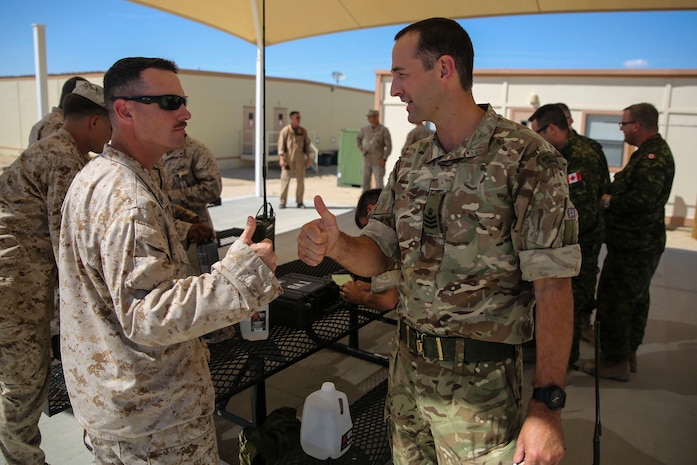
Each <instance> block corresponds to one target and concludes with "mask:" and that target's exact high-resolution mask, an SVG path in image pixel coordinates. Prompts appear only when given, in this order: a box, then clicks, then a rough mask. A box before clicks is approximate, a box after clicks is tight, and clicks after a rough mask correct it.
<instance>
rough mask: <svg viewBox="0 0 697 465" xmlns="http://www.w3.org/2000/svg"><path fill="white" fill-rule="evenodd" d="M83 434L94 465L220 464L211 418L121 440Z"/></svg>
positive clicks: (203, 418) (199, 419)
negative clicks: (89, 447) (87, 439)
mask: <svg viewBox="0 0 697 465" xmlns="http://www.w3.org/2000/svg"><path fill="white" fill-rule="evenodd" d="M87 434H88V436H89V440H90V443H91V445H92V455H93V456H94V465H220V457H219V456H218V444H217V440H216V436H215V424H214V422H213V416H212V415H210V416H207V417H202V418H198V419H196V420H194V421H190V422H188V423H184V424H181V425H177V426H173V427H171V428H168V429H166V430H164V431H159V432H157V433H153V434H150V435H148V436H144V437H140V438H128V439H124V440H122V441H114V440H108V439H104V438H100V437H98V436H96V435H94V434H91V433H89V432H88V433H87Z"/></svg>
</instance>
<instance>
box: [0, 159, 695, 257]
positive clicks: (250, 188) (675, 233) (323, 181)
mask: <svg viewBox="0 0 697 465" xmlns="http://www.w3.org/2000/svg"><path fill="white" fill-rule="evenodd" d="M14 159H15V157H13V156H9V155H0V168H2V167H5V166H7V165H9V164H10V163H12V162H13V161H14ZM336 170H337V166H336V165H333V166H320V167H319V171H318V172H317V173H314V172H312V171H308V173H307V175H306V177H305V196H304V197H305V198H304V203H305V205H306V206H308V207H312V198H313V197H314V196H315V195H317V194H319V195H321V196H322V198H324V200H325V201H326V202H327V203H335V204H339V205H350V206H353V205H355V204H356V202H357V201H358V197H359V196H360V195H361V190H360V188H358V187H351V186H339V185H338V183H337V176H336ZM221 175H222V177H223V193H222V198H224V199H226V198H231V197H242V196H248V195H254V194H255V181H254V169H253V168H252V167H243V168H238V169H231V170H224V171H223V172H221ZM280 178H281V172H280V170H279V168H278V166H270V167H269V170H268V173H267V181H266V195H267V196H268V197H278V196H279V195H280V193H281V179H280ZM295 186H296V184H295V179H293V180H292V181H291V183H290V189H289V196H288V200H289V201H288V204H289V206H292V205H294V200H295V198H294V197H295ZM666 246H667V247H670V248H675V249H685V250H691V251H697V239H694V238H692V230H691V228H687V227H680V228H675V229H672V228H671V229H669V230H668V242H667V244H666Z"/></svg>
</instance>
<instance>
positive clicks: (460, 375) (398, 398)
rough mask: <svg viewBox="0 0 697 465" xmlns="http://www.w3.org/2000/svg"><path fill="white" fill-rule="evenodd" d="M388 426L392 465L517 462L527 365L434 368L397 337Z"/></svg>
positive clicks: (444, 365)
mask: <svg viewBox="0 0 697 465" xmlns="http://www.w3.org/2000/svg"><path fill="white" fill-rule="evenodd" d="M392 344H393V349H392V353H391V358H390V373H389V392H388V396H387V402H386V406H385V410H386V415H387V416H388V419H389V424H390V433H391V443H392V461H393V463H394V464H395V465H417V464H418V465H430V464H439V465H456V464H457V465H463V464H471V465H484V464H486V465H497V464H506V465H509V464H511V463H513V454H514V453H515V447H516V438H517V437H518V433H519V432H520V428H521V425H522V421H523V414H524V412H523V411H522V410H521V409H522V401H521V392H522V374H523V363H522V356H521V352H520V349H518V356H517V357H516V359H515V360H513V359H508V360H503V361H492V362H476V363H463V364H461V365H459V366H457V364H456V363H455V362H444V361H432V360H427V359H425V358H423V357H422V356H420V355H415V354H412V353H410V351H409V349H408V348H407V346H406V344H405V343H404V342H402V341H399V339H398V338H394V339H393V341H392Z"/></svg>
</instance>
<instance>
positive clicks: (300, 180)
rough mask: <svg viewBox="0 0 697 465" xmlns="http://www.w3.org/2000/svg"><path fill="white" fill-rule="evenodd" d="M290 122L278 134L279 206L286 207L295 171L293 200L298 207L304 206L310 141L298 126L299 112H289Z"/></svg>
mask: <svg viewBox="0 0 697 465" xmlns="http://www.w3.org/2000/svg"><path fill="white" fill-rule="evenodd" d="M289 117H290V124H288V125H287V126H286V127H284V128H283V129H281V132H280V133H279V134H278V164H279V165H280V167H281V195H280V205H279V207H280V208H286V200H288V187H289V186H290V180H291V178H292V177H293V173H295V182H296V183H297V185H296V187H295V201H296V203H297V207H298V208H305V204H304V203H303V196H304V195H305V170H306V169H307V168H309V167H310V163H311V161H312V160H311V159H310V148H311V145H312V143H311V142H310V137H309V136H308V135H307V130H306V129H305V128H304V127H302V126H300V119H301V116H300V112H298V111H291V112H290V115H289Z"/></svg>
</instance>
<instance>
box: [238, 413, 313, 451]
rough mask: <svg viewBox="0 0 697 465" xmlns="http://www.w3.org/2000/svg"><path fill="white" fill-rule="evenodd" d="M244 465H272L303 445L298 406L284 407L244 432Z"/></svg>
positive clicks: (244, 429) (240, 438) (240, 441)
mask: <svg viewBox="0 0 697 465" xmlns="http://www.w3.org/2000/svg"><path fill="white" fill-rule="evenodd" d="M239 443H240V465H267V464H268V465H271V464H273V463H275V462H276V461H278V459H280V458H281V457H283V456H284V455H286V454H287V453H288V452H290V451H291V450H293V449H295V448H296V447H297V446H300V420H298V419H297V417H296V411H295V409H294V408H290V407H281V408H279V409H277V410H274V411H273V412H271V413H270V414H269V416H268V417H266V420H264V423H262V424H261V426H258V427H253V426H248V427H246V428H243V429H242V431H240V436H239Z"/></svg>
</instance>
